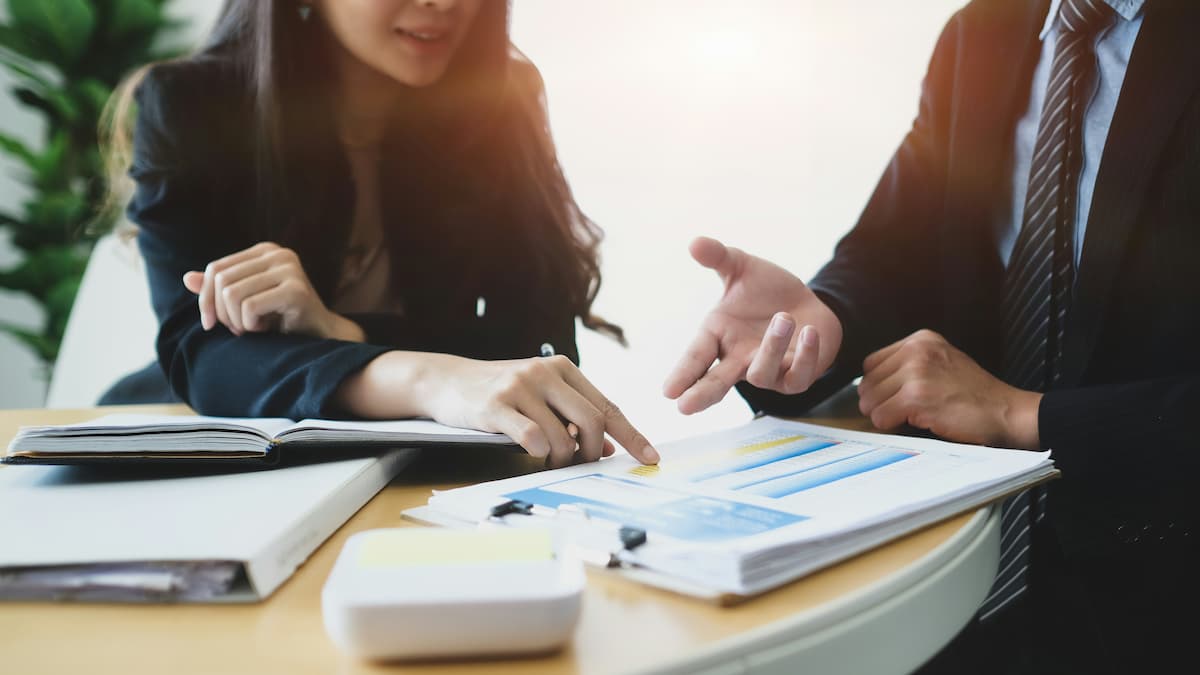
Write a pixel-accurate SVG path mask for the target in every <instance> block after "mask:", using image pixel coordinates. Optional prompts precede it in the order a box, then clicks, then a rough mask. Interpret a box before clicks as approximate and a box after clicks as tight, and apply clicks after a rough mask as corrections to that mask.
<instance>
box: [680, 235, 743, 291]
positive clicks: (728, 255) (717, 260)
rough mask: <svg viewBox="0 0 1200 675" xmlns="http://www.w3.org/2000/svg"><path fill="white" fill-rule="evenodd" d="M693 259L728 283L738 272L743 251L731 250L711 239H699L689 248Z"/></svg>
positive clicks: (694, 240)
mask: <svg viewBox="0 0 1200 675" xmlns="http://www.w3.org/2000/svg"><path fill="white" fill-rule="evenodd" d="M688 252H690V253H691V254H692V258H693V259H694V260H695V261H696V262H698V263H700V264H701V265H703V266H704V267H707V268H708V269H710V270H712V271H714V272H716V273H717V274H718V275H720V277H721V280H722V281H728V280H729V277H731V276H733V275H734V273H735V272H736V271H737V267H738V261H739V260H740V255H741V251H739V250H737V249H736V248H730V247H728V246H726V245H725V244H722V243H721V242H719V241H717V240H716V239H713V238H711V237H697V238H696V239H693V240H692V243H691V244H690V245H689V246H688Z"/></svg>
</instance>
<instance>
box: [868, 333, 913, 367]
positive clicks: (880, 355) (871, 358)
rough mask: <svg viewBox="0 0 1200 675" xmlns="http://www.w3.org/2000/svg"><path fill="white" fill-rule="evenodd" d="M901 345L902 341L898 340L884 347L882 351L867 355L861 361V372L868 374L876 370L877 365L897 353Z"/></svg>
mask: <svg viewBox="0 0 1200 675" xmlns="http://www.w3.org/2000/svg"><path fill="white" fill-rule="evenodd" d="M903 344H904V340H899V341H897V342H893V343H892V344H890V345H888V346H886V347H884V348H883V349H880V350H879V351H877V352H874V353H872V354H870V355H868V356H867V358H865V359H863V372H864V373H866V372H870V371H872V370H875V369H876V368H878V367H879V364H881V363H883V362H884V361H886V360H888V358H889V357H890V356H891V355H892V354H895V353H896V352H897V351H899V350H900V347H901V346H902V345H903Z"/></svg>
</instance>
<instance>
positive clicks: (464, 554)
mask: <svg viewBox="0 0 1200 675" xmlns="http://www.w3.org/2000/svg"><path fill="white" fill-rule="evenodd" d="M553 557H554V547H553V544H552V542H551V540H550V533H549V532H547V531H545V530H532V529H530V530H526V529H521V530H443V529H434V528H418V527H413V528H397V529H391V530H378V531H376V532H372V533H371V534H370V536H368V537H366V538H365V540H364V541H363V542H362V544H361V546H360V547H359V555H358V564H359V566H361V567H369V568H380V567H410V566H416V565H446V564H463V563H495V562H531V561H537V560H550V559H551V558H553Z"/></svg>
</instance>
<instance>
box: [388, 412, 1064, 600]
mask: <svg viewBox="0 0 1200 675" xmlns="http://www.w3.org/2000/svg"><path fill="white" fill-rule="evenodd" d="M659 450H660V453H661V455H662V461H661V463H660V464H659V465H658V466H641V465H639V464H637V463H636V462H635V461H633V460H632V459H631V458H629V457H627V456H616V457H613V458H610V459H606V460H602V461H601V462H599V463H598V464H587V465H577V466H571V467H567V468H564V469H557V470H554V471H545V472H541V473H537V474H533V475H528V476H518V477H515V478H508V479H504V480H499V481H492V482H488V483H482V484H479V485H474V486H468V487H464V488H459V489H455V490H448V491H444V492H436V493H434V494H433V496H432V497H431V498H430V499H429V501H428V504H427V505H426V506H422V507H418V508H415V509H410V510H408V511H406V512H405V515H406V517H408V518H410V519H412V520H417V521H420V522H425V523H431V524H436V525H444V526H450V527H477V526H479V524H481V523H486V524H491V525H493V526H525V527H530V526H537V527H547V528H550V529H551V530H553V531H555V533H556V539H557V540H558V541H560V542H566V544H565V545H566V546H568V547H570V548H572V549H574V551H575V552H576V553H579V554H581V555H582V556H583V557H584V559H585V560H595V561H597V562H598V563H599V564H601V565H603V566H606V567H612V566H617V567H619V568H621V569H622V571H623V572H625V573H627V574H629V575H630V576H632V577H633V578H635V579H638V580H641V581H645V582H649V583H652V584H655V585H659V586H663V587H666V588H669V589H672V590H676V591H681V592H684V593H689V594H692V595H697V596H701V597H707V598H710V599H715V600H720V601H724V602H733V601H736V599H738V598H741V597H746V596H752V595H756V594H759V593H762V592H764V591H766V590H769V589H771V588H774V587H776V586H779V585H781V584H784V583H786V582H788V581H791V580H793V579H796V578H799V577H801V576H804V575H806V574H808V573H811V572H813V571H815V570H817V569H819V568H821V567H824V566H827V565H830V564H832V563H835V562H838V561H840V560H843V559H846V558H849V557H851V556H853V555H856V554H859V553H862V552H864V551H866V550H868V549H870V548H872V547H875V546H878V545H880V544H883V543H885V542H887V541H890V540H892V539H895V538H898V537H901V536H903V535H905V534H908V533H910V532H913V531H915V530H917V529H920V528H922V527H925V526H927V525H931V524H934V523H936V522H939V521H941V520H945V519H947V518H950V517H952V516H956V515H959V514H961V513H965V512H967V511H970V510H972V509H976V508H979V507H981V506H984V505H986V504H989V503H991V502H995V501H997V500H999V499H1000V498H1002V497H1004V496H1005V495H1009V494H1012V493H1014V492H1017V491H1019V490H1021V489H1023V488H1026V487H1028V486H1031V485H1033V484H1036V483H1039V482H1042V481H1045V480H1048V479H1050V478H1053V477H1056V476H1057V475H1058V470H1057V469H1055V468H1054V464H1053V462H1052V461H1051V460H1050V453H1049V452H1026V451H1021V450H1003V449H997V448H986V447H981V446H973V445H961V444H955V443H946V442H943V441H937V440H932V439H924V438H909V437H903V436H889V435H883V434H874V433H863V432H851V431H843V430H840V429H834V428H830V427H823V426H817V425H810V424H802V423H798V422H788V421H784V420H780V419H776V418H770V417H762V418H759V419H756V420H754V421H753V422H750V423H748V424H746V425H744V426H741V427H738V428H735V429H731V430H728V431H724V432H720V433H716V434H710V435H705V436H701V437H697V438H692V439H689V440H683V441H679V442H675V443H670V444H665V445H662V446H659Z"/></svg>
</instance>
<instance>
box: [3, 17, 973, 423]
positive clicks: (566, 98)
mask: <svg viewBox="0 0 1200 675" xmlns="http://www.w3.org/2000/svg"><path fill="white" fill-rule="evenodd" d="M489 1H491V0H489ZM962 2H963V0H922V2H919V3H902V2H896V1H895V0H856V1H855V2H852V3H830V2H819V1H818V0H743V1H742V2H737V3H731V2H728V1H727V0H640V1H638V2H634V1H633V0H604V1H603V2H588V1H585V0H516V2H515V10H514V19H513V39H514V41H515V42H516V44H517V45H518V46H519V47H521V49H522V50H524V51H525V52H526V53H527V54H528V55H529V56H530V58H531V59H532V60H533V61H534V62H535V63H536V64H537V65H538V67H539V68H540V69H541V71H542V74H543V76H544V77H545V79H546V86H547V91H548V96H549V103H550V117H551V122H552V125H553V128H554V133H555V138H556V141H557V143H558V148H559V152H560V158H561V161H562V163H563V166H564V168H565V170H566V172H567V176H568V178H569V179H570V181H571V183H572V186H573V188H574V190H575V193H576V197H577V198H578V200H579V202H580V203H581V205H582V206H583V207H584V209H585V210H586V211H587V212H588V213H589V214H590V215H591V216H592V218H593V219H595V220H596V221H597V223H599V224H600V225H601V226H602V227H603V228H604V229H605V231H606V233H607V239H606V242H605V245H604V248H603V253H604V260H605V262H604V273H605V281H604V287H603V290H602V291H601V294H600V298H599V300H598V302H597V307H596V309H597V311H598V312H600V313H601V314H602V315H604V316H605V317H606V318H609V319H610V320H613V321H616V322H618V323H620V324H622V325H623V326H624V327H625V328H626V331H627V333H628V335H629V338H630V341H631V347H630V349H628V350H624V349H621V348H620V347H618V346H616V345H614V344H612V343H610V342H608V341H606V340H605V339H603V338H600V337H598V336H595V335H591V334H587V333H584V334H581V336H580V348H581V350H582V352H583V361H584V370H585V372H586V373H587V374H588V375H589V376H590V377H591V378H592V379H593V380H594V381H595V382H596V383H597V384H598V385H599V386H600V388H601V389H602V390H604V391H605V392H607V393H608V394H609V395H610V396H611V397H612V398H613V399H614V400H615V401H616V402H617V403H618V404H619V405H621V407H622V408H623V409H624V410H625V411H626V413H627V414H628V415H629V416H630V418H631V419H632V420H633V421H634V422H635V423H636V424H638V425H639V426H640V427H642V429H643V430H644V431H646V432H647V433H648V434H649V435H650V436H651V438H652V439H660V440H665V439H668V438H674V437H679V436H682V435H690V434H692V433H698V432H701V431H705V430H708V429H713V428H717V427H720V426H725V425H728V424H732V423H735V422H737V421H740V420H744V419H746V417H747V416H748V412H747V408H746V407H745V405H744V404H743V403H742V402H741V401H740V399H738V398H737V397H736V396H734V397H731V398H730V399H727V400H726V401H725V402H723V403H722V404H720V405H719V406H717V407H715V408H714V409H712V410H710V411H709V412H706V413H703V414H701V415H699V416H696V417H694V418H691V419H685V418H683V417H682V416H680V415H678V414H677V413H676V412H675V408H674V404H673V403H671V402H668V401H665V400H664V399H662V397H661V395H660V393H659V391H660V389H661V384H662V380H663V378H664V377H665V375H666V373H667V371H668V370H669V369H670V367H671V365H673V363H674V361H675V360H676V358H678V356H679V354H680V353H681V350H682V349H683V348H684V346H685V345H686V344H687V342H688V341H689V340H690V339H691V337H692V335H693V331H694V330H695V327H696V326H697V325H698V323H699V321H700V319H701V317H702V316H703V315H704V313H705V312H706V311H707V309H708V308H709V307H710V306H711V305H712V303H713V302H715V300H716V299H717V297H718V294H719V293H720V284H719V282H718V281H717V279H716V278H715V276H713V275H712V274H711V273H709V272H708V271H707V270H702V269H699V268H698V267H697V266H696V265H694V264H693V263H692V262H691V260H690V258H689V257H688V255H687V251H686V246H687V242H688V241H689V240H690V239H691V238H692V237H693V236H695V235H697V234H707V235H710V236H716V237H719V238H721V239H724V240H726V241H727V242H729V243H731V244H734V245H737V246H740V247H742V248H745V249H747V250H750V251H753V252H757V253H760V254H763V255H766V256H767V257H770V258H771V259H772V260H774V261H776V262H778V263H780V264H783V265H784V266H786V267H788V268H789V269H791V270H793V271H795V272H796V273H797V274H799V275H800V276H802V277H807V276H809V275H811V274H812V273H813V272H815V271H816V269H817V268H818V267H819V266H820V264H821V262H822V261H823V260H824V259H825V258H827V257H828V255H829V253H830V251H831V250H832V247H833V245H834V243H835V242H836V240H837V238H838V237H839V236H840V235H841V233H843V232H844V231H845V230H846V229H847V228H848V227H849V226H851V225H852V224H853V222H854V220H855V218H856V217H857V215H858V213H859V211H860V209H861V208H862V206H863V204H864V202H865V200H866V198H867V197H868V195H869V193H870V190H871V189H872V187H873V186H874V184H875V182H876V180H877V179H878V177H879V174H880V172H881V171H882V169H883V167H884V165H885V163H886V162H887V160H888V158H889V157H890V155H891V153H892V151H893V150H894V149H895V146H896V144H897V143H898V142H899V140H900V139H901V137H902V136H903V134H904V132H905V131H906V129H907V128H908V126H909V125H910V124H911V121H912V117H913V114H914V112H915V110H916V102H917V95H918V91H919V86H920V81H921V77H922V76H923V74H924V70H925V65H926V63H927V61H928V58H929V55H930V53H931V52H932V49H933V44H934V41H935V39H936V37H937V34H938V32H939V31H940V29H941V27H942V25H943V24H944V23H945V21H946V19H947V18H948V17H949V16H950V14H951V13H952V12H953V11H954V10H955V9H956V8H957V7H958V6H960V5H961V4H962ZM218 5H219V3H218V2H217V0H176V2H175V13H176V14H177V15H179V16H185V17H188V18H193V19H194V20H195V21H196V28H195V32H196V34H197V35H199V34H201V33H203V32H204V30H205V29H206V27H207V26H208V25H209V24H210V23H211V21H212V19H213V17H214V16H215V14H216V11H217V9H218ZM4 82H5V81H4V80H3V79H0V86H3V84H4ZM0 128H4V129H5V130H11V131H17V132H18V133H20V134H22V135H26V136H28V137H31V136H32V135H34V134H36V133H37V130H36V128H35V125H33V124H32V121H31V120H30V119H28V118H26V117H25V116H23V115H20V114H18V113H17V112H16V111H15V109H14V106H13V104H12V102H11V101H9V100H7V98H4V99H0ZM17 198H19V195H18V193H17V192H16V191H15V190H14V188H13V186H12V185H11V184H10V182H8V181H0V207H10V205H12V204H13V203H14V201H13V200H15V199H17ZM10 255H11V252H10V251H8V249H7V248H6V246H5V245H4V243H3V242H0V263H3V262H4V261H5V260H6V259H7V258H6V256H10ZM31 316H32V313H31V308H30V307H28V306H27V303H22V302H20V301H19V300H14V299H12V298H5V297H3V296H2V295H0V317H2V318H4V319H6V320H14V321H15V320H27V318H29V317H31ZM32 367H33V361H32V359H29V358H27V357H26V356H25V355H23V354H21V353H20V352H19V351H16V350H14V349H12V348H11V346H10V345H8V344H7V343H6V342H5V341H4V339H3V338H0V374H2V375H0V379H2V380H3V385H2V386H0V407H15V406H35V405H39V404H40V401H41V396H42V393H41V391H42V390H41V387H40V385H38V384H37V382H36V379H35V378H34V377H32V375H33V374H34V373H33V371H32Z"/></svg>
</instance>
